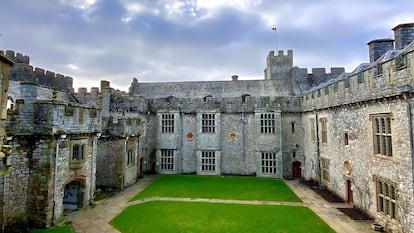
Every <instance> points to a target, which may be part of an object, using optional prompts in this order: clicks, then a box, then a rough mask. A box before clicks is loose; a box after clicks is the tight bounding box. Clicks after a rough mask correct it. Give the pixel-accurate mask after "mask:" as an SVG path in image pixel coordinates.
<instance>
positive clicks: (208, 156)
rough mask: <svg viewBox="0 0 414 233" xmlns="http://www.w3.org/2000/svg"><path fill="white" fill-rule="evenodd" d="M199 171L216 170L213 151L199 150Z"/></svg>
mask: <svg viewBox="0 0 414 233" xmlns="http://www.w3.org/2000/svg"><path fill="white" fill-rule="evenodd" d="M201 171H216V153H215V151H202V152H201Z"/></svg>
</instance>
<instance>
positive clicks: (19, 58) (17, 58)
mask: <svg viewBox="0 0 414 233" xmlns="http://www.w3.org/2000/svg"><path fill="white" fill-rule="evenodd" d="M4 56H5V57H7V58H8V59H10V60H12V61H13V62H14V63H16V64H18V63H22V64H27V65H28V64H30V57H29V56H27V55H23V54H21V53H16V52H15V51H13V50H6V52H5V53H4Z"/></svg>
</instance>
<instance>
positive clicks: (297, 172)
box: [292, 161, 302, 179]
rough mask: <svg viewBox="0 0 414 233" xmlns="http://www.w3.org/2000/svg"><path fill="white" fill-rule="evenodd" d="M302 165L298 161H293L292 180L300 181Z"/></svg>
mask: <svg viewBox="0 0 414 233" xmlns="http://www.w3.org/2000/svg"><path fill="white" fill-rule="evenodd" d="M301 166H302V163H301V162H299V161H295V162H293V163H292V178H293V179H300V178H302V168H301Z"/></svg>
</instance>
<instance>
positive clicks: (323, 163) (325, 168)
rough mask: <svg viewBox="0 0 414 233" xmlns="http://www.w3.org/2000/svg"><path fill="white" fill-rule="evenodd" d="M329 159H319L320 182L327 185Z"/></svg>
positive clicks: (328, 179)
mask: <svg viewBox="0 0 414 233" xmlns="http://www.w3.org/2000/svg"><path fill="white" fill-rule="evenodd" d="M329 163H330V161H329V159H326V158H321V170H322V181H325V182H326V183H329V181H330V178H329Z"/></svg>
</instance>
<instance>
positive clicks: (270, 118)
mask: <svg viewBox="0 0 414 233" xmlns="http://www.w3.org/2000/svg"><path fill="white" fill-rule="evenodd" d="M275 131H276V120H275V114H273V113H262V114H260V133H264V134H274V133H275Z"/></svg>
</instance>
